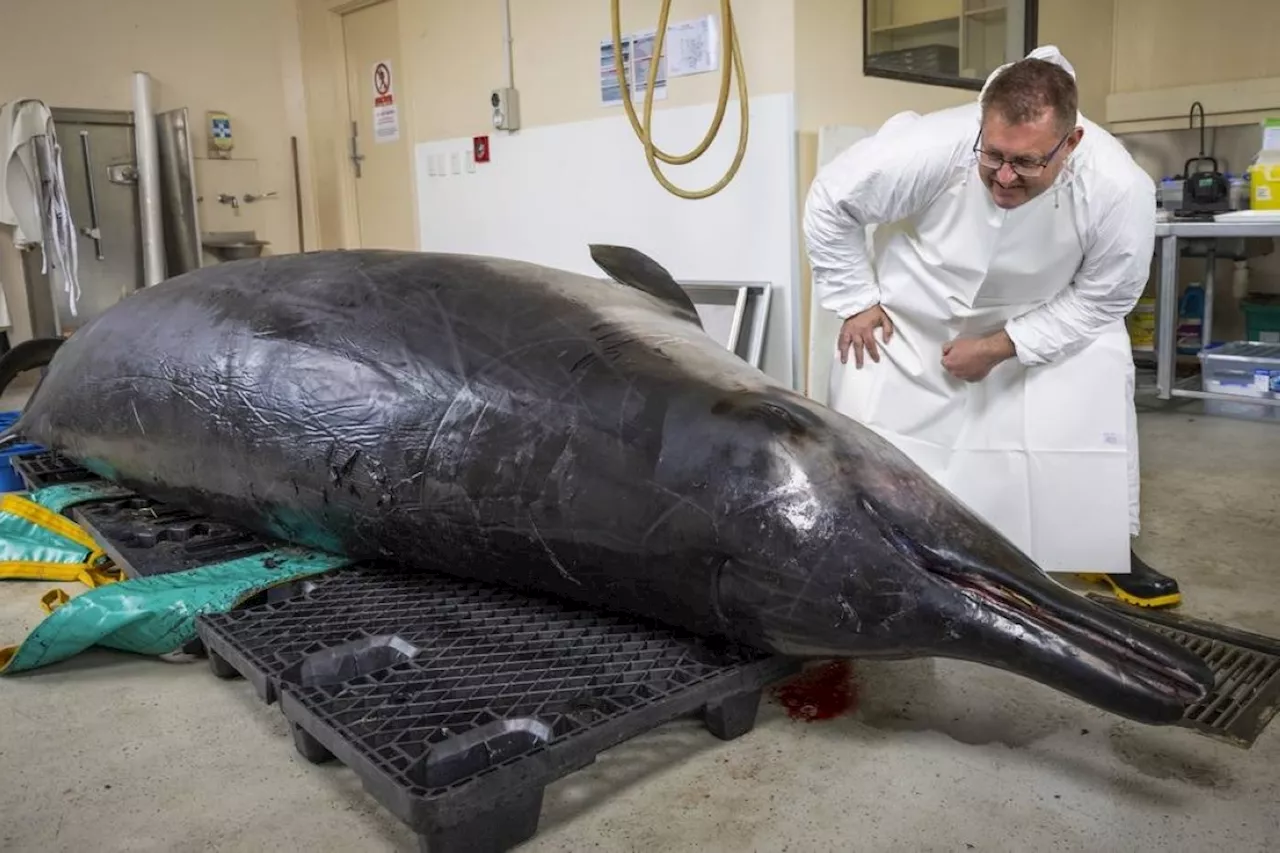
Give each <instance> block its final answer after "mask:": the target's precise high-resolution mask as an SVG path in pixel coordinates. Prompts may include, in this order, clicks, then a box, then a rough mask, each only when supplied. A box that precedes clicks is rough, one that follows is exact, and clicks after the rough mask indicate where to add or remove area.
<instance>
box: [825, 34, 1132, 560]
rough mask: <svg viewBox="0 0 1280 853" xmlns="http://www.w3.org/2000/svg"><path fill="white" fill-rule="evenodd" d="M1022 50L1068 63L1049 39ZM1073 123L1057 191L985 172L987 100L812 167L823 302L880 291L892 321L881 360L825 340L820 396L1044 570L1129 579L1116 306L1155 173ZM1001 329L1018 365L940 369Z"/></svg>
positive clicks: (1125, 408)
mask: <svg viewBox="0 0 1280 853" xmlns="http://www.w3.org/2000/svg"><path fill="white" fill-rule="evenodd" d="M1032 56H1037V57H1039V58H1044V59H1049V60H1050V61H1054V62H1057V63H1059V64H1061V65H1063V66H1064V67H1066V68H1067V69H1068V70H1069V71H1070V70H1071V67H1070V65H1069V64H1068V63H1066V61H1065V60H1064V59H1062V57H1061V55H1060V54H1058V52H1057V51H1056V50H1055V49H1053V48H1041V49H1038V50H1037V51H1035V52H1033V54H1032ZM999 73H1000V70H997V71H996V72H995V74H999ZM1072 73H1073V76H1074V72H1072ZM992 76H994V74H993V75H992ZM988 82H989V81H988ZM1079 125H1080V126H1082V127H1083V128H1084V135H1083V138H1082V139H1081V141H1080V144H1079V145H1078V146H1077V147H1076V149H1075V150H1074V151H1073V152H1072V153H1071V154H1070V156H1069V159H1068V160H1067V161H1066V163H1065V165H1064V167H1063V169H1062V171H1061V173H1060V174H1059V175H1058V177H1057V179H1056V180H1055V182H1054V183H1053V185H1052V186H1051V187H1049V188H1048V189H1047V190H1045V191H1044V192H1043V193H1041V194H1040V195H1038V196H1036V197H1035V198H1033V199H1031V200H1029V201H1028V202H1026V203H1024V204H1022V205H1021V206H1019V207H1017V208H1014V209H1012V210H1003V209H1001V208H999V207H997V206H996V205H995V203H994V201H993V200H992V198H991V195H990V192H989V191H988V190H987V188H986V186H985V185H984V184H983V182H982V179H981V177H980V176H979V174H978V167H977V159H976V155H975V153H974V145H975V143H976V142H977V141H978V134H979V130H980V129H981V107H980V105H979V104H978V103H971V104H966V105H963V106H960V107H956V108H954V109H946V110H942V111H939V112H935V113H931V114H928V115H925V116H919V115H917V114H915V113H901V114H899V115H897V116H894V117H893V118H892V119H890V120H889V121H888V122H886V123H885V125H884V126H883V127H882V128H881V129H880V130H879V131H878V132H877V133H876V134H875V135H873V136H870V137H867V138H865V139H863V140H861V141H859V142H857V143H855V144H854V145H852V146H851V147H850V148H849V149H847V150H846V151H844V152H843V153H842V154H840V155H839V156H838V157H837V158H836V159H835V160H833V161H832V162H831V163H830V164H828V165H827V167H825V168H824V169H823V170H822V171H821V172H820V173H819V175H818V176H817V179H816V180H815V181H814V183H813V186H812V187H811V189H810V191H809V195H808V200H807V204H806V210H805V216H804V230H805V238H806V243H807V246H808V251H809V258H810V263H811V266H812V271H813V290H814V299H815V301H816V302H817V303H818V304H819V305H820V306H821V307H822V308H824V309H826V310H829V311H833V312H835V313H836V315H837V316H838V317H839V318H840V319H841V320H842V321H843V320H844V319H846V318H848V317H851V316H853V315H854V314H857V313H859V312H861V311H864V310H866V309H867V308H870V307H872V306H874V305H876V304H877V303H878V304H880V305H881V306H882V308H883V310H884V311H885V313H886V314H887V315H888V316H889V319H890V321H891V322H892V323H893V327H894V328H893V334H892V336H891V337H890V340H889V343H888V344H884V345H880V346H879V347H878V349H879V353H880V361H879V362H878V363H877V362H874V361H872V360H871V359H870V357H869V356H864V360H863V367H862V368H861V369H858V368H856V366H855V362H854V358H853V353H852V352H850V353H849V358H848V362H847V364H841V363H840V360H839V359H840V356H839V352H838V350H835V349H833V353H832V357H833V358H834V359H835V363H834V364H833V365H832V371H831V387H830V396H829V403H830V405H831V406H832V407H833V408H835V409H836V410H838V411H840V412H842V413H844V414H846V415H848V416H850V417H852V418H853V419H854V420H857V421H859V422H861V423H863V424H864V425H866V426H867V427H869V428H871V429H873V430H875V431H876V432H878V433H879V434H881V435H883V436H884V437H885V438H886V439H888V440H889V441H890V442H892V443H893V444H895V445H896V446H897V447H899V448H900V449H901V450H902V451H904V452H905V453H906V454H907V455H908V456H910V457H911V458H912V459H913V460H914V461H915V462H916V463H918V464H919V465H921V466H922V467H923V468H924V469H925V470H926V471H927V472H928V473H929V474H930V475H932V476H933V477H934V478H935V479H936V480H938V481H939V482H940V483H942V484H943V485H944V486H946V487H947V488H949V489H950V490H951V491H952V492H953V493H954V494H955V495H956V496H957V497H959V498H960V499H961V500H962V501H964V502H965V503H966V504H968V505H969V506H970V507H971V508H972V509H973V510H975V511H976V512H977V513H979V514H980V515H982V516H983V517H985V518H986V519H987V521H988V522H989V523H991V524H992V525H993V526H994V527H995V528H997V529H998V530H999V531H1000V532H1002V533H1003V534H1004V535H1005V536H1006V537H1008V538H1009V539H1011V540H1012V541H1013V542H1014V543H1015V544H1016V545H1018V546H1019V547H1020V548H1022V549H1023V550H1024V551H1025V552H1026V553H1027V554H1029V555H1030V556H1031V557H1032V559H1034V560H1036V562H1038V563H1039V564H1040V566H1041V567H1042V568H1043V569H1045V570H1046V571H1071V572H1103V573H1109V574H1123V573H1127V572H1129V570H1130V537H1131V536H1136V535H1137V533H1138V437H1137V427H1136V414H1135V411H1134V405H1133V390H1134V366H1133V354H1132V349H1131V345H1130V341H1129V337H1128V334H1127V332H1126V329H1125V325H1124V317H1125V315H1126V314H1128V313H1129V311H1131V310H1132V308H1133V306H1134V304H1135V302H1136V301H1137V299H1138V297H1139V296H1140V295H1141V293H1142V291H1143V289H1144V287H1145V284H1146V281H1147V278H1148V274H1149V272H1150V265H1151V260H1152V252H1153V248H1154V247H1153V243H1154V240H1155V184H1154V182H1153V181H1152V179H1151V177H1150V176H1149V175H1147V174H1146V173H1145V172H1144V171H1143V170H1142V169H1141V168H1140V167H1139V166H1138V165H1137V164H1136V163H1135V162H1134V160H1133V158H1132V157H1131V156H1130V155H1129V153H1128V152H1127V151H1126V150H1125V149H1124V148H1123V147H1122V146H1121V145H1120V144H1119V142H1117V141H1116V139H1115V138H1114V137H1112V136H1111V135H1110V134H1108V133H1106V132H1105V131H1104V130H1103V129H1102V128H1100V127H1098V126H1097V125H1096V124H1094V123H1092V122H1090V121H1088V120H1087V119H1085V118H1084V117H1083V116H1080V118H1079ZM873 225H874V226H878V227H877V228H876V229H875V234H874V238H873V240H874V248H875V252H874V260H872V258H871V253H870V252H869V248H870V247H869V245H868V242H869V241H868V240H867V238H866V230H865V229H866V228H867V227H868V226H873ZM1001 328H1003V329H1004V330H1005V331H1006V332H1007V334H1008V335H1009V337H1010V338H1011V339H1012V340H1013V343H1014V346H1015V349H1016V358H1013V359H1008V360H1006V361H1004V362H1002V363H1000V364H999V365H997V366H996V367H995V368H994V369H993V370H992V371H991V372H990V373H989V374H988V375H987V377H986V378H985V379H983V380H981V381H979V382H972V383H970V382H965V381H963V380H960V379H957V378H955V377H953V376H951V375H950V374H949V373H948V372H947V371H946V369H945V368H944V367H943V366H942V363H941V362H942V346H943V344H944V343H946V342H948V341H950V340H952V339H954V338H958V337H969V336H981V335H986V334H989V333H992V332H995V331H998V330H999V329H1001ZM882 340H883V338H882V330H881V333H880V334H877V343H878V344H880V343H881V341H882ZM832 343H833V345H834V344H835V342H834V341H833V342H832Z"/></svg>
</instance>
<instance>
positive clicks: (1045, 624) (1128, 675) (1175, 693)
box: [928, 565, 1211, 705]
mask: <svg viewBox="0 0 1280 853" xmlns="http://www.w3.org/2000/svg"><path fill="white" fill-rule="evenodd" d="M928 568H929V570H930V571H931V573H932V574H934V575H936V576H939V577H940V578H942V579H943V580H945V581H946V582H947V583H948V584H949V585H951V586H952V587H954V588H956V589H957V590H958V591H959V592H960V593H961V594H962V595H965V596H967V597H968V598H969V599H971V600H973V601H974V602H975V603H977V604H978V605H979V606H981V607H982V608H984V609H986V610H989V611H992V612H994V613H996V614H998V615H999V616H1001V617H1002V618H1004V619H1006V620H1008V621H1010V622H1013V623H1016V624H1018V625H1020V626H1021V627H1022V628H1023V629H1024V630H1026V631H1028V632H1030V633H1033V634H1034V635H1035V636H1038V637H1039V638H1040V639H1041V640H1044V639H1045V638H1046V637H1053V638H1056V639H1057V642H1058V643H1060V644H1062V645H1067V644H1070V645H1073V646H1074V647H1075V652H1074V654H1076V655H1077V656H1086V655H1087V656H1089V657H1091V658H1093V664H1094V665H1095V666H1101V667H1106V668H1112V669H1122V670H1123V671H1122V672H1120V673H1118V674H1119V675H1121V677H1123V678H1124V679H1125V680H1131V681H1134V682H1137V683H1138V684H1140V685H1142V686H1145V687H1146V688H1148V689H1149V690H1152V691H1154V692H1156V693H1159V694H1160V695H1162V696H1164V697H1166V698H1167V699H1169V700H1173V701H1176V702H1178V703H1179V704H1182V705H1189V704H1192V703H1195V702H1198V701H1200V700H1201V699H1203V698H1204V697H1205V695H1206V694H1207V693H1208V691H1209V689H1210V687H1211V685H1208V684H1205V683H1204V682H1203V681H1201V680H1197V679H1196V678H1195V676H1194V675H1193V674H1192V673H1190V672H1187V671H1185V670H1184V669H1183V667H1182V666H1181V665H1180V664H1179V663H1178V662H1177V661H1175V660H1170V659H1169V657H1168V656H1167V655H1165V654H1163V653H1162V651H1161V650H1160V649H1156V648H1150V647H1148V646H1147V645H1146V644H1145V643H1144V642H1143V641H1142V640H1141V639H1139V638H1138V637H1137V636H1135V635H1136V634H1138V633H1139V631H1140V630H1142V629H1140V628H1139V627H1138V626H1137V625H1136V624H1132V623H1129V621H1128V620H1126V619H1125V618H1124V617H1123V616H1122V615H1120V614H1111V613H1106V612H1094V608H1093V607H1092V605H1090V604H1088V603H1087V602H1085V601H1084V600H1083V599H1081V600H1080V602H1079V604H1080V607H1079V608H1068V607H1067V606H1065V605H1064V602H1062V601H1054V602H1052V604H1051V605H1050V606H1045V602H1037V599H1040V598H1041V595H1039V594H1038V593H1039V591H1038V590H1031V589H1018V588H1017V586H1018V585H1016V584H1004V583H998V582H995V581H993V580H991V579H989V578H985V577H982V576H979V575H975V574H972V573H970V572H966V571H962V570H949V569H942V568H940V567H938V566H936V565H933V566H929V567H928ZM1063 592H1064V593H1066V594H1067V595H1072V596H1074V594H1073V593H1070V592H1069V591H1067V590H1066V589H1065V588H1064V589H1063ZM1073 611H1074V612H1073Z"/></svg>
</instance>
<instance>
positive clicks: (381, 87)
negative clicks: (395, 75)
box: [373, 62, 391, 95]
mask: <svg viewBox="0 0 1280 853" xmlns="http://www.w3.org/2000/svg"><path fill="white" fill-rule="evenodd" d="M373 92H374V94H375V95H389V94H391V66H389V65H387V63H385V62H379V63H378V64H377V65H375V66H373Z"/></svg>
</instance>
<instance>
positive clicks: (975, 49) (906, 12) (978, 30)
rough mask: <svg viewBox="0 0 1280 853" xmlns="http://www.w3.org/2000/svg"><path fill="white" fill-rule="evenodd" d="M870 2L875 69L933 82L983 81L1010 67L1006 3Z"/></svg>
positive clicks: (871, 53) (975, 0)
mask: <svg viewBox="0 0 1280 853" xmlns="http://www.w3.org/2000/svg"><path fill="white" fill-rule="evenodd" d="M866 2H867V32H868V38H867V58H868V60H869V61H870V62H872V63H873V64H880V65H881V67H884V68H894V69H897V70H902V71H909V72H915V73H923V74H928V75H930V76H939V77H964V78H971V79H983V78H985V77H986V76H987V75H988V74H990V73H991V72H992V71H994V70H995V69H996V68H997V67H998V66H1000V65H1001V64H1003V63H1004V61H1005V55H1006V44H1007V43H1008V41H1009V38H1008V20H1009V15H1008V8H1007V5H1006V0H866ZM928 49H931V50H928ZM902 51H908V52H910V53H900V52H902ZM877 57H879V62H878V63H877Z"/></svg>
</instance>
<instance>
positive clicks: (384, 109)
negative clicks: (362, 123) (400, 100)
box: [373, 61, 400, 142]
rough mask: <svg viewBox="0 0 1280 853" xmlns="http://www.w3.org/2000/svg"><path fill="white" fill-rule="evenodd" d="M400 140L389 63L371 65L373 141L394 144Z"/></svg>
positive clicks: (398, 113)
mask: <svg viewBox="0 0 1280 853" xmlns="http://www.w3.org/2000/svg"><path fill="white" fill-rule="evenodd" d="M399 138H400V108H399V107H397V106H396V95H395V91H394V89H393V88H392V79H391V63H390V62H389V61H383V62H376V63H374V65H373V141H374V142H395V141H396V140H397V139H399Z"/></svg>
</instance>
